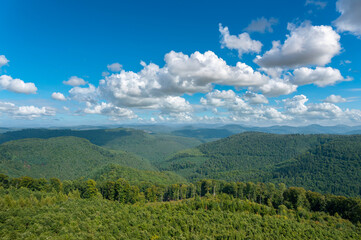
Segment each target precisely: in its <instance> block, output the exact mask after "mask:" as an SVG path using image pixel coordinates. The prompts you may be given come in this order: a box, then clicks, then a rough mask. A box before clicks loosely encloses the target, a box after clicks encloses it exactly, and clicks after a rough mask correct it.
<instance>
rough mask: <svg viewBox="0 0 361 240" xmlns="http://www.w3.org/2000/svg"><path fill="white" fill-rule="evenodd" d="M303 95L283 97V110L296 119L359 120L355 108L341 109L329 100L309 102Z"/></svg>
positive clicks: (359, 113) (360, 115) (358, 113)
mask: <svg viewBox="0 0 361 240" xmlns="http://www.w3.org/2000/svg"><path fill="white" fill-rule="evenodd" d="M306 102H308V98H307V97H306V96H305V95H296V96H294V97H293V98H289V99H284V100H283V103H284V109H285V112H286V113H287V114H288V115H290V116H291V117H293V118H294V119H297V121H304V122H310V121H311V122H312V121H314V120H328V121H339V122H343V123H345V122H350V121H355V120H356V121H359V120H361V111H360V110H356V109H352V110H350V109H346V110H342V109H341V108H340V107H338V106H337V105H335V104H334V103H330V102H322V103H310V104H306Z"/></svg>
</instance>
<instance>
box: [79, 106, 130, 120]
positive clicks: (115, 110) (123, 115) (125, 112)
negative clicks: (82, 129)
mask: <svg viewBox="0 0 361 240" xmlns="http://www.w3.org/2000/svg"><path fill="white" fill-rule="evenodd" d="M86 105H87V107H86V108H85V109H84V112H85V113H88V114H102V115H107V116H110V117H111V118H110V119H111V120H113V121H118V120H120V119H133V118H136V117H137V115H136V114H134V112H133V111H132V110H131V109H128V108H120V107H117V106H114V105H113V104H111V103H105V102H101V103H100V104H92V103H90V102H87V103H86Z"/></svg>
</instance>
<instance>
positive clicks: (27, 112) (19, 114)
mask: <svg viewBox="0 0 361 240" xmlns="http://www.w3.org/2000/svg"><path fill="white" fill-rule="evenodd" d="M0 113H5V114H7V115H8V116H10V117H13V118H21V119H28V120H33V119H35V118H39V117H44V116H54V115H55V113H56V112H55V109H53V108H49V107H41V108H39V107H35V106H16V105H15V104H14V103H10V102H0Z"/></svg>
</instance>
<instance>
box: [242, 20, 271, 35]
mask: <svg viewBox="0 0 361 240" xmlns="http://www.w3.org/2000/svg"><path fill="white" fill-rule="evenodd" d="M277 23H278V20H277V19H276V18H270V19H267V18H265V17H261V18H257V19H256V20H252V22H251V23H250V24H249V25H248V27H246V28H245V29H244V30H245V31H247V32H259V33H265V32H273V28H272V26H273V25H276V24H277Z"/></svg>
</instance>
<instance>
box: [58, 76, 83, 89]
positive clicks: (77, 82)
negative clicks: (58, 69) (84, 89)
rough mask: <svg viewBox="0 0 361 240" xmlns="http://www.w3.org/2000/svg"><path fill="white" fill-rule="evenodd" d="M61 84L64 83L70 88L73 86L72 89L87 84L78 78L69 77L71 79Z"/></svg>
mask: <svg viewBox="0 0 361 240" xmlns="http://www.w3.org/2000/svg"><path fill="white" fill-rule="evenodd" d="M63 83H64V84H65V85H70V86H73V87H75V86H81V85H85V84H87V82H86V81H84V79H82V78H79V77H77V76H71V77H70V78H69V79H68V81H63Z"/></svg>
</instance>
